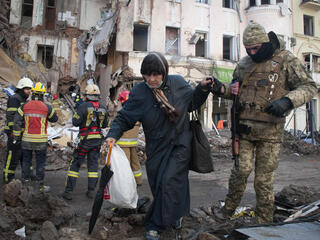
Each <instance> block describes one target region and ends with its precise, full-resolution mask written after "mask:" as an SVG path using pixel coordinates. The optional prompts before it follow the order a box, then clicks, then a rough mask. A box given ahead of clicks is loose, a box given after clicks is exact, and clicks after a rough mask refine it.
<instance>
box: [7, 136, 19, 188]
mask: <svg viewBox="0 0 320 240" xmlns="http://www.w3.org/2000/svg"><path fill="white" fill-rule="evenodd" d="M21 161H22V151H21V143H19V144H13V138H12V137H11V136H10V135H9V134H8V142H7V154H6V159H5V161H4V166H3V182H4V183H9V182H10V181H11V180H12V179H14V177H15V171H16V168H17V166H18V164H19V162H20V163H21Z"/></svg>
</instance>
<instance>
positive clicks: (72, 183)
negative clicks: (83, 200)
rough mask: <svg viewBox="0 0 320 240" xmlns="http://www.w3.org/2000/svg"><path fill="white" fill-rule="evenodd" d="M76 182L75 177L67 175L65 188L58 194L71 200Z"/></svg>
mask: <svg viewBox="0 0 320 240" xmlns="http://www.w3.org/2000/svg"><path fill="white" fill-rule="evenodd" d="M76 182H77V179H76V178H75V177H70V176H68V178H67V184H66V188H65V190H64V191H63V192H62V193H60V194H59V196H60V197H62V198H64V199H66V200H69V201H70V200H72V191H73V189H74V187H75V186H76Z"/></svg>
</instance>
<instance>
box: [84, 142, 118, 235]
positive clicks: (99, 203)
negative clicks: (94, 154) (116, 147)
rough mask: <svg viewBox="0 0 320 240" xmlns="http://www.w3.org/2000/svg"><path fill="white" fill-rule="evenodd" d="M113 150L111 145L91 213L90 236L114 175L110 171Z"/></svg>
mask: <svg viewBox="0 0 320 240" xmlns="http://www.w3.org/2000/svg"><path fill="white" fill-rule="evenodd" d="M111 150H112V147H111V145H110V146H109V152H108V157H107V161H106V164H105V166H104V167H103V168H102V169H101V176H100V183H99V189H98V191H97V194H96V197H95V199H94V202H93V206H92V212H91V217H90V222H89V234H91V232H92V230H93V228H94V225H95V224H96V221H97V218H98V216H99V212H100V209H101V206H102V202H103V195H104V189H105V188H106V186H107V183H108V182H109V180H110V178H111V177H112V175H113V172H112V171H111V169H110V156H111Z"/></svg>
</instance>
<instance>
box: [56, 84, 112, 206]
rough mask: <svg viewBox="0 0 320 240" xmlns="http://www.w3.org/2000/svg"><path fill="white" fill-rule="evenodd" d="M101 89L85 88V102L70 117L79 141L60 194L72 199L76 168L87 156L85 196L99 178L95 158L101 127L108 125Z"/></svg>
mask: <svg viewBox="0 0 320 240" xmlns="http://www.w3.org/2000/svg"><path fill="white" fill-rule="evenodd" d="M99 97H100V90H99V87H98V86H97V85H95V84H89V85H88V86H87V87H86V101H85V102H83V103H82V104H81V105H79V107H78V108H77V112H76V113H74V115H73V117H72V123H73V125H74V126H76V127H79V128H80V132H79V136H80V143H79V145H78V146H77V148H76V149H75V151H74V153H73V159H72V161H71V163H70V167H69V171H68V173H67V183H66V186H65V190H64V192H63V193H61V197H63V198H64V199H66V200H72V195H71V193H72V191H73V189H74V188H75V186H76V182H77V178H78V177H79V169H80V166H81V164H82V162H83V161H84V159H85V157H86V155H88V159H87V161H88V162H87V164H88V191H87V197H88V198H93V197H94V190H95V187H96V185H97V181H98V160H99V158H100V148H101V143H102V139H103V136H102V133H101V129H102V128H106V127H107V123H108V115H107V110H106V108H105V107H104V106H102V105H101V104H100V103H99Z"/></svg>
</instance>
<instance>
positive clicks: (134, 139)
mask: <svg viewBox="0 0 320 240" xmlns="http://www.w3.org/2000/svg"><path fill="white" fill-rule="evenodd" d="M138 133H139V125H137V124H136V125H135V126H134V127H133V128H132V129H130V130H128V131H126V132H124V133H123V135H122V136H121V138H120V139H119V140H118V141H117V144H118V145H119V146H120V147H136V146H137V145H138Z"/></svg>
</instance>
